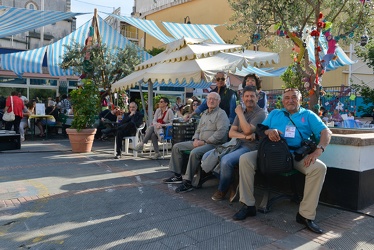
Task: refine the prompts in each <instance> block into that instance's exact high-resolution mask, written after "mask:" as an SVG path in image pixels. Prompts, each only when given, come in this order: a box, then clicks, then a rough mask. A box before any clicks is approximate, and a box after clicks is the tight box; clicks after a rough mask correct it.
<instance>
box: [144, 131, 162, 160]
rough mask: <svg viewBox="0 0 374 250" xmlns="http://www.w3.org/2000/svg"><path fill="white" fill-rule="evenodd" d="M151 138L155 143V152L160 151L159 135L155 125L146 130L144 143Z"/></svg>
mask: <svg viewBox="0 0 374 250" xmlns="http://www.w3.org/2000/svg"><path fill="white" fill-rule="evenodd" d="M149 139H151V141H152V144H153V149H154V150H155V153H159V148H158V136H157V134H156V129H155V127H154V126H149V127H148V128H147V130H146V131H145V136H144V139H143V143H144V144H146V143H148V140H149Z"/></svg>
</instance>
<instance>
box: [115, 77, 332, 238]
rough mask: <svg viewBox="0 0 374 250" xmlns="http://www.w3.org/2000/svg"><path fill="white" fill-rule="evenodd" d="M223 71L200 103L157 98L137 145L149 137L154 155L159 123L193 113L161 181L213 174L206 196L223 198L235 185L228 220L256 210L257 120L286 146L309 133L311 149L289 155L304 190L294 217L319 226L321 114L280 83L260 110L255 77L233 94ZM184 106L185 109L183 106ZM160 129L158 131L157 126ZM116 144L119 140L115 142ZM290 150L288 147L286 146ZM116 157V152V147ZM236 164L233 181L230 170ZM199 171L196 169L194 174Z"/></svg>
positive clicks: (325, 135)
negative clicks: (192, 126)
mask: <svg viewBox="0 0 374 250" xmlns="http://www.w3.org/2000/svg"><path fill="white" fill-rule="evenodd" d="M226 79H227V76H226V74H225V73H224V72H218V73H217V74H216V83H217V85H216V88H215V89H213V90H212V91H211V92H210V93H209V94H208V96H207V98H206V99H205V100H204V101H203V102H202V103H201V101H200V100H198V99H195V98H191V99H190V100H188V101H187V102H186V105H183V104H182V102H181V100H177V102H176V104H175V105H174V106H173V107H172V108H169V100H168V99H167V98H164V97H163V98H161V99H160V102H159V103H158V109H157V110H156V112H155V115H154V119H153V122H152V124H151V126H149V127H148V128H147V131H146V133H145V138H144V140H143V141H142V142H140V143H139V144H138V145H136V147H135V150H138V151H141V150H142V149H143V148H144V144H145V143H147V142H148V141H149V140H151V141H152V144H153V147H154V149H155V156H154V157H153V159H157V158H158V157H159V155H158V142H159V141H160V140H162V137H161V136H162V133H163V132H165V131H164V130H163V128H165V127H166V126H169V125H170V124H171V121H172V119H173V118H175V117H176V116H178V117H183V119H184V120H185V121H187V120H189V119H191V118H193V117H198V119H199V123H198V125H197V128H196V131H195V134H194V135H193V138H192V140H190V141H183V142H178V143H176V144H174V145H173V147H172V152H171V158H170V161H169V170H170V172H171V173H172V175H171V176H170V177H169V178H166V179H164V180H163V182H164V183H168V184H177V185H178V187H177V188H176V189H175V191H176V192H178V193H184V192H188V191H192V190H193V189H194V188H199V187H201V185H199V184H197V185H196V183H195V182H194V181H193V179H194V178H196V173H199V171H200V173H204V174H208V173H213V174H214V175H216V176H217V177H218V178H219V185H218V187H217V190H216V191H215V193H214V194H212V199H213V200H215V201H219V200H223V199H225V198H226V196H227V194H229V197H228V198H229V199H230V200H231V199H232V198H233V197H232V196H233V194H235V193H236V192H235V191H236V188H235V187H236V185H238V189H239V195H240V198H239V200H240V202H241V203H242V204H243V205H242V208H241V209H240V210H239V211H238V212H237V213H235V214H234V215H233V219H234V220H244V219H246V218H247V217H250V216H255V215H256V211H257V210H256V207H255V198H254V195H253V191H254V175H255V173H256V169H257V147H258V139H257V137H256V128H257V125H259V124H262V125H264V126H267V127H266V128H267V129H266V130H265V135H266V136H267V137H269V139H270V140H272V141H278V140H280V139H281V138H283V139H285V141H286V142H287V144H288V145H289V146H290V148H291V149H295V148H299V147H301V146H302V141H303V140H304V139H310V138H311V135H314V138H315V139H316V140H317V142H316V143H317V147H316V149H315V150H314V151H313V152H311V153H309V154H308V155H307V156H306V157H305V158H304V159H302V160H301V161H296V160H294V167H295V169H297V170H298V171H299V172H301V173H303V174H304V175H305V178H306V181H305V187H304V195H303V198H302V201H301V203H300V207H299V211H298V212H297V213H296V217H295V219H296V221H297V222H298V223H301V224H304V225H305V226H306V227H307V228H308V229H309V230H311V231H313V232H315V233H318V234H320V233H322V232H323V230H322V229H321V228H320V227H319V226H318V225H317V224H316V222H315V217H316V209H317V205H318V200H319V195H320V192H321V190H322V186H323V183H324V178H325V175H326V169H327V168H326V165H325V164H324V163H323V162H322V161H321V160H319V159H318V158H319V157H320V156H321V154H322V153H323V152H324V151H325V149H326V147H327V146H328V144H329V142H330V138H331V131H330V130H329V128H328V127H327V126H326V124H325V123H324V122H323V120H322V119H321V118H320V117H319V116H318V115H317V114H315V113H313V112H312V111H309V110H307V109H304V108H303V107H301V106H300V105H301V98H302V96H301V92H300V91H299V90H298V89H294V88H291V89H286V90H285V91H284V93H283V96H282V104H283V107H284V108H282V109H279V110H278V109H276V110H273V111H272V112H271V113H270V114H268V113H267V110H266V106H267V104H266V102H267V98H266V94H265V92H263V91H261V80H260V79H259V78H258V76H256V75H254V74H251V75H248V76H246V77H245V78H244V81H243V89H242V91H241V94H239V95H237V93H235V92H234V91H232V90H231V89H229V88H228V86H227V85H226ZM186 106H187V107H188V111H185V110H184V109H185V108H186ZM160 131H163V132H160ZM118 144H121V143H117V145H118ZM291 151H293V150H291ZM186 152H189V156H188V162H187V168H186V172H185V173H183V169H182V168H183V161H184V160H183V159H184V157H183V154H185V153H186ZM116 158H120V149H117V156H116ZM236 168H239V179H238V180H237V181H238V183H235V178H234V172H235V169H236ZM197 176H201V175H197Z"/></svg>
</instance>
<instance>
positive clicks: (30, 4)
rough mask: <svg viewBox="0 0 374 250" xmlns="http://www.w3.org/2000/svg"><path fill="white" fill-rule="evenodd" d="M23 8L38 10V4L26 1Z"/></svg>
mask: <svg viewBox="0 0 374 250" xmlns="http://www.w3.org/2000/svg"><path fill="white" fill-rule="evenodd" d="M25 8H26V9H30V10H38V5H37V4H36V3H34V2H33V1H29V2H27V3H26V6H25Z"/></svg>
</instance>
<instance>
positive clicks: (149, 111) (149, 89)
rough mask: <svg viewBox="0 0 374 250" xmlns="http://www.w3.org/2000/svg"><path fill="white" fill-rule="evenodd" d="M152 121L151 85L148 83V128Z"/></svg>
mask: <svg viewBox="0 0 374 250" xmlns="http://www.w3.org/2000/svg"><path fill="white" fill-rule="evenodd" d="M152 120H153V83H152V82H151V81H150V80H149V81H148V126H150V125H151V123H152Z"/></svg>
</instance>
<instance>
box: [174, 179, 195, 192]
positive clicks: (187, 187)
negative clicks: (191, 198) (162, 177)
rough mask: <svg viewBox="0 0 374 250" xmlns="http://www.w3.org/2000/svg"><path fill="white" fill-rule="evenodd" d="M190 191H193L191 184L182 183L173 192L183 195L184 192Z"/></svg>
mask: <svg viewBox="0 0 374 250" xmlns="http://www.w3.org/2000/svg"><path fill="white" fill-rule="evenodd" d="M192 189H193V187H192V184H191V183H190V182H187V181H184V182H183V183H182V185H180V186H179V187H177V189H175V192H176V193H185V192H189V191H192Z"/></svg>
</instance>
